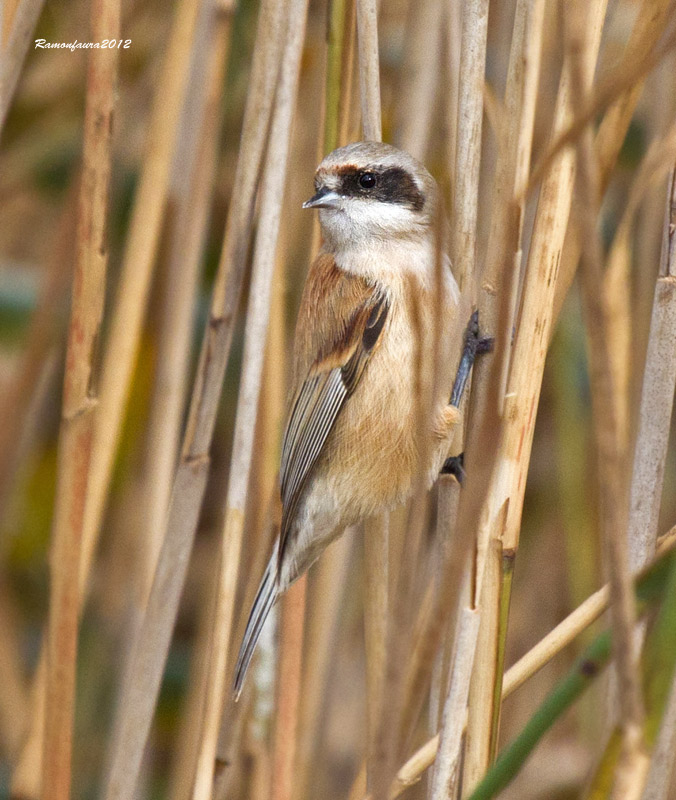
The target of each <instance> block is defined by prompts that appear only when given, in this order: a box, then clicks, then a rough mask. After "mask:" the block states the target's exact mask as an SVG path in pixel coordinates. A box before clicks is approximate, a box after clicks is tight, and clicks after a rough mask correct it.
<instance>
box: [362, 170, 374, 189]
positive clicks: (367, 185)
mask: <svg viewBox="0 0 676 800" xmlns="http://www.w3.org/2000/svg"><path fill="white" fill-rule="evenodd" d="M359 185H360V186H361V188H362V189H373V187H374V186H375V185H376V176H375V175H374V174H373V173H372V172H362V173H361V174H360V176H359Z"/></svg>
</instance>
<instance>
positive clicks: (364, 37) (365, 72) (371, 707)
mask: <svg viewBox="0 0 676 800" xmlns="http://www.w3.org/2000/svg"><path fill="white" fill-rule="evenodd" d="M356 10H357V42H358V52H359V89H360V96H361V117H362V130H363V135H364V139H370V140H373V141H381V140H382V121H381V110H380V58H379V54H378V10H377V2H376V0H356ZM362 535H363V536H364V567H365V572H364V578H365V580H364V589H365V594H364V633H365V643H366V684H367V694H368V699H367V730H368V752H369V757H368V760H367V764H368V772H367V782H368V783H369V784H370V783H371V782H372V780H373V771H374V769H375V766H374V765H375V764H376V763H377V760H378V758H379V755H378V750H379V749H380V747H379V742H378V728H379V720H380V711H381V702H382V696H383V691H384V686H385V670H386V664H387V633H388V624H387V620H388V585H389V579H388V563H389V520H388V515H387V514H386V513H383V514H380V515H378V516H377V517H375V518H374V519H371V520H367V521H366V522H365V524H364V526H363V531H362Z"/></svg>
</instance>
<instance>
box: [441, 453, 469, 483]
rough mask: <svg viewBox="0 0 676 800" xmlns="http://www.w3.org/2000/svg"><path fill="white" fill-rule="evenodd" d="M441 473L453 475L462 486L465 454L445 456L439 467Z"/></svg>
mask: <svg viewBox="0 0 676 800" xmlns="http://www.w3.org/2000/svg"><path fill="white" fill-rule="evenodd" d="M441 475H453V476H454V477H455V479H456V480H457V482H458V483H459V484H460V485H461V486H462V482H463V480H464V479H465V454H464V453H460V455H457V456H450V457H449V458H447V459H446V461H444V464H443V466H442V468H441Z"/></svg>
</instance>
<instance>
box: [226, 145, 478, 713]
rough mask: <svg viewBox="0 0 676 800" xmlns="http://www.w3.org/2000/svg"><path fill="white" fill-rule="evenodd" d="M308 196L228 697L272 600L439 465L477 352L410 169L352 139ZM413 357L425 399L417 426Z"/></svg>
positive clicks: (423, 173)
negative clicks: (254, 564)
mask: <svg viewBox="0 0 676 800" xmlns="http://www.w3.org/2000/svg"><path fill="white" fill-rule="evenodd" d="M314 188H315V193H314V195H313V196H312V197H311V198H310V199H309V200H308V201H306V202H305V203H304V204H303V208H308V209H318V211H319V223H320V228H321V234H322V244H321V248H320V251H319V253H318V254H317V256H316V258H315V259H314V261H313V263H312V264H311V266H310V268H309V270H308V274H307V279H306V282H305V286H304V289H303V293H302V297H301V301H300V306H299V311H298V318H297V323H296V330H295V338H294V347H293V359H292V360H293V364H292V367H291V391H290V402H289V407H288V408H289V410H288V414H287V421H286V427H285V431H284V436H283V441H282V451H281V466H280V492H281V504H282V516H281V526H280V531H279V536H278V537H277V539H276V541H275V543H274V545H273V550H272V555H271V557H270V560H269V562H268V565H267V568H266V570H265V573H264V575H263V578H262V580H261V582H260V586H259V588H258V592H257V594H256V597H255V599H254V602H253V606H252V609H251V613H250V616H249V619H248V622H247V625H246V629H245V633H244V637H243V640H242V644H241V648H240V651H239V657H238V660H237V663H236V666H235V676H234V683H233V692H234V696H235V699H237V698H238V697H239V695H240V693H241V691H242V686H243V683H244V679H245V676H246V673H247V669H248V667H249V664H250V662H251V659H252V656H253V653H254V649H255V647H256V643H257V642H258V639H259V637H260V634H261V631H262V629H263V625H264V623H265V620H266V618H267V617H268V614H269V613H270V610H271V609H272V607H273V606H274V604H275V602H276V600H277V599H278V598H279V597H280V596H281V595H282V594H283V593H284V592H285V591H286V590H287V589H288V588H289V587H290V586H291V585H292V584H293V583H294V581H296V580H297V579H298V578H299V577H300V576H301V575H303V574H304V573H305V572H306V571H307V570H308V569H309V567H310V566H311V565H312V564H313V563H314V561H315V560H316V559H317V558H318V557H319V556H320V554H321V553H322V551H323V550H324V549H325V548H326V547H327V545H328V544H329V543H330V542H331V541H333V540H334V539H335V538H337V537H338V536H339V535H340V534H341V533H342V532H343V531H344V530H345V528H347V527H348V526H350V525H354V524H356V523H359V522H361V521H363V520H365V519H367V518H369V517H371V516H373V515H375V514H378V513H380V512H382V511H384V510H386V509H389V508H392V507H395V506H396V505H398V504H400V503H403V502H405V501H406V500H407V499H408V498H409V497H410V496H411V495H412V494H413V492H414V491H415V489H416V488H417V487H418V486H419V485H420V481H421V480H423V481H425V482H426V484H427V486H431V485H432V483H433V482H434V480H435V479H436V477H437V475H438V474H439V472H440V470H441V469H442V468H444V466H445V465H446V466H447V467H448V464H449V462H448V460H447V456H448V452H449V448H450V445H451V438H452V435H453V430H454V427H455V425H456V423H457V422H458V419H459V411H458V408H457V405H458V404H459V397H458V394H459V392H458V390H457V388H458V381H456V391H455V393H454V395H453V398H452V399H453V402H454V404H451V403H449V397H450V395H451V388H452V387H453V377H454V372H455V369H454V367H455V366H456V365H457V363H458V360H459V354H460V353H463V359H462V361H461V362H460V363H461V365H462V366H461V368H460V370H459V379H460V372H462V373H463V375H464V377H465V378H466V376H467V373H468V370H469V369H470V368H471V361H472V360H473V356H474V354H475V353H476V352H477V350H479V351H480V350H481V349H482V345H481V343H480V340H479V339H478V329H477V317H476V314H474V315H473V317H472V320H473V322H474V325H473V327H472V326H470V327H472V331H470V332H469V333H467V334H466V335H465V343H466V346H465V350H463V344H462V342H463V330H464V329H465V326H464V324H463V320H466V319H467V316H466V315H465V314H466V313H467V314H468V313H469V312H470V309H469V305H468V304H467V302H466V301H465V300H464V299H463V298H462V297H461V293H460V291H459V289H458V285H457V282H456V280H455V278H454V276H453V272H452V269H451V263H450V258H449V256H448V254H447V247H446V246H445V240H446V239H447V237H446V236H445V235H442V236H441V238H440V234H439V230H440V226H439V218H440V203H441V196H440V191H439V187H438V185H437V183H436V181H435V180H434V178H433V177H432V175H431V174H430V173H429V172H428V171H427V169H426V168H425V167H424V166H423V165H422V164H421V163H419V162H418V161H417V160H416V159H415V158H413V157H412V156H411V155H409V154H408V153H406V152H404V151H402V150H399V149H398V148H396V147H394V146H392V145H389V144H385V143H380V142H371V141H369V142H357V143H354V144H350V145H347V146H345V147H341V148H339V149H337V150H334V151H333V152H332V153H330V154H329V155H327V156H326V157H325V158H324V159H323V161H322V162H321V163H320V164H319V166H318V167H317V170H316V173H315V179H314ZM442 227H444V226H442ZM442 233H443V231H442ZM440 243H441V245H442V246H440ZM440 267H441V268H440ZM468 331H469V328H468ZM467 343H469V346H468V345H467ZM477 343H478V344H477ZM425 358H427V360H428V362H427V363H432V362H431V361H430V358H431V359H432V361H433V362H434V369H433V370H432V372H433V373H434V375H433V381H432V383H433V386H432V387H431V388H429V387H428V392H429V393H431V394H432V395H433V396H432V398H431V402H430V403H429V405H428V407H429V408H430V409H431V414H430V419H429V420H428V421H427V423H426V424H424V425H422V430H421V425H420V406H419V402H418V398H419V396H420V393H421V391H422V386H421V383H420V375H421V372H424V371H421V369H420V363H421V360H422V359H425ZM428 372H429V371H428ZM460 382H461V383H463V385H464V382H463V381H462V380H461V381H460ZM461 391H462V389H460V393H461Z"/></svg>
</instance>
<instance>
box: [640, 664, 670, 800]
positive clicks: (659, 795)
mask: <svg viewBox="0 0 676 800" xmlns="http://www.w3.org/2000/svg"><path fill="white" fill-rule="evenodd" d="M675 751H676V675H675V676H674V677H673V678H672V682H671V690H670V692H669V697H668V699H667V704H666V707H665V709H664V712H663V714H662V721H661V723H660V731H659V734H658V735H657V741H656V742H655V745H654V747H653V751H652V754H651V761H650V769H649V770H648V777H647V779H646V783H645V788H644V790H643V794H642V795H641V800H668V797H669V790H670V788H671V784H672V776H673V772H674V752H675Z"/></svg>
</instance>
